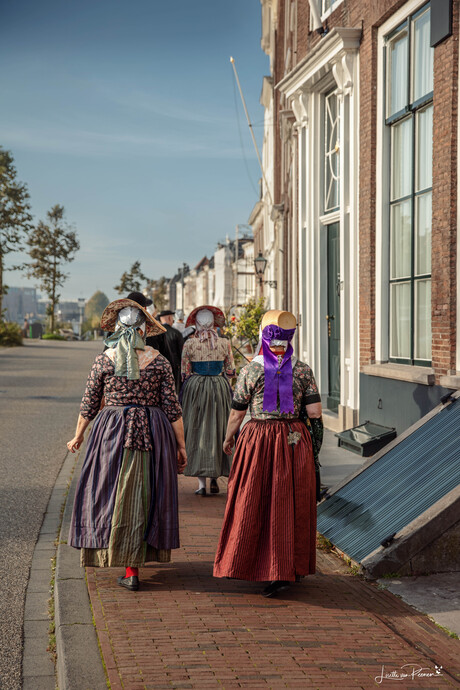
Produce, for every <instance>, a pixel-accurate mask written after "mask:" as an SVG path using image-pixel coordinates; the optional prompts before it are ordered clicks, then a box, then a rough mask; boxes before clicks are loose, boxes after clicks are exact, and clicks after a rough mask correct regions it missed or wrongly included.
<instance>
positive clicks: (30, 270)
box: [25, 204, 80, 332]
mask: <svg viewBox="0 0 460 690" xmlns="http://www.w3.org/2000/svg"><path fill="white" fill-rule="evenodd" d="M64 215H65V210H64V206H60V205H59V204H56V205H55V206H53V208H52V209H51V211H48V213H47V214H46V216H47V218H48V224H46V223H44V222H43V221H41V220H40V221H39V222H38V225H37V227H36V228H34V230H33V231H32V232H31V233H30V235H29V237H28V239H27V244H28V245H29V247H30V249H29V256H30V258H31V259H32V261H31V262H30V263H28V264H26V265H25V268H26V275H27V277H28V278H35V279H36V280H38V281H39V283H40V287H41V289H42V290H44V291H45V292H46V294H47V295H48V297H49V300H50V305H49V308H48V314H49V317H50V330H51V332H53V331H54V328H55V312H56V306H57V304H58V303H59V299H60V295H59V294H58V292H57V289H58V288H59V287H62V285H64V282H65V281H66V280H67V278H68V273H64V272H63V270H62V265H63V264H64V263H69V262H70V261H73V260H74V258H75V253H76V252H77V251H78V250H79V249H80V243H79V242H78V240H77V235H76V233H75V231H74V230H71V229H70V225H69V224H68V223H67V222H66V221H65V220H64Z"/></svg>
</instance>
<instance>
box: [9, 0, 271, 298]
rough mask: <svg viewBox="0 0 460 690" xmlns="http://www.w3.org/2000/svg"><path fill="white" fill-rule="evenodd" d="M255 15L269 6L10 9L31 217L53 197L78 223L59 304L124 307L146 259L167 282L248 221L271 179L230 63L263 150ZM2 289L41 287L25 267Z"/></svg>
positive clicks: (12, 98)
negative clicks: (102, 298)
mask: <svg viewBox="0 0 460 690" xmlns="http://www.w3.org/2000/svg"><path fill="white" fill-rule="evenodd" d="M260 8H261V6H260V0H232V2H228V0H225V1H224V0H200V1H199V2H195V3H192V2H190V0H176V1H175V2H174V1H169V2H168V0H163V2H159V1H158V0H131V2H129V3H128V2H126V0H124V1H123V2H120V1H119V0H98V1H97V2H95V1H94V0H79V2H78V3H66V2H62V0H40V2H37V1H36V0H24V1H21V0H18V1H17V2H14V3H4V4H3V7H2V19H1V23H0V65H1V66H2V67H1V69H0V93H1V94H2V98H1V102H2V106H1V108H0V132H1V135H0V145H1V146H3V147H4V148H7V149H9V150H10V151H12V153H13V156H14V159H15V164H16V168H17V171H18V178H19V179H20V180H21V181H23V182H25V183H26V184H27V186H28V189H29V193H30V197H31V204H32V212H33V214H34V217H35V219H36V220H38V219H43V220H44V219H45V215H46V211H47V210H49V209H50V208H51V207H52V206H53V205H54V204H56V203H58V204H62V205H64V206H65V209H66V214H67V219H68V221H69V222H71V223H73V224H75V228H76V230H77V233H78V236H79V240H80V244H81V249H80V251H79V253H78V255H77V258H76V259H75V261H74V262H73V263H71V264H69V265H68V271H69V273H70V277H69V279H68V281H67V283H66V284H65V286H64V288H63V290H62V296H63V298H76V297H90V296H91V295H92V294H93V293H94V292H95V290H98V289H100V290H103V291H104V292H105V293H106V294H107V296H108V297H109V298H112V297H115V296H116V295H115V292H114V290H113V287H114V285H116V284H117V283H118V281H119V278H120V276H121V274H122V273H123V271H125V270H128V269H129V267H130V265H131V264H132V263H133V262H134V261H135V260H140V261H141V266H142V269H143V271H144V273H146V274H147V275H148V276H149V277H152V278H159V277H160V276H161V275H166V276H171V275H173V274H174V273H175V272H176V269H177V267H178V266H179V265H181V264H182V262H183V261H185V262H187V263H189V264H190V265H191V266H193V265H195V264H196V263H198V261H199V260H200V259H201V257H202V256H204V255H205V254H206V255H208V256H209V255H211V254H212V253H213V251H214V249H215V245H216V243H217V242H218V241H219V240H223V239H225V236H226V235H227V234H229V235H230V236H233V235H234V232H235V226H236V224H237V223H246V222H247V219H248V217H249V214H250V212H251V210H252V208H253V206H254V204H255V203H256V201H257V183H258V179H259V177H260V170H259V167H258V163H257V159H256V156H255V153H254V150H253V147H252V142H251V139H250V134H249V130H248V127H247V124H246V120H245V117H244V113H243V110H242V106H241V102H240V98H239V94H238V93H237V92H236V85H235V83H234V77H233V71H232V67H231V64H230V56H231V55H232V56H233V57H234V58H235V63H236V66H237V69H238V74H239V77H240V81H241V84H242V87H243V91H244V94H245V98H246V101H247V105H248V109H249V113H250V116H251V119H252V121H253V123H254V131H255V133H256V136H257V139H258V142H259V146H261V140H262V134H263V128H262V119H263V109H262V107H261V105H260V103H259V98H260V92H261V88H262V79H263V76H264V75H265V74H268V70H269V66H268V58H267V56H266V55H265V54H264V53H263V51H262V50H261V48H260V34H261V19H260V16H261V15H260ZM235 104H236V105H235ZM238 122H239V124H240V128H239V127H238ZM240 131H241V136H240ZM18 258H19V257H18V256H17V255H10V258H9V260H8V262H9V265H12V264H13V263H17V262H18ZM7 265H8V263H7ZM6 282H7V284H9V285H11V286H13V285H14V286H19V285H31V284H33V283H30V282H28V281H26V279H25V278H23V277H22V275H21V274H19V273H17V272H9V273H7V275H6Z"/></svg>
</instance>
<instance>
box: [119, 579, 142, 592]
mask: <svg viewBox="0 0 460 690" xmlns="http://www.w3.org/2000/svg"><path fill="white" fill-rule="evenodd" d="M117 582H118V584H119V585H120V587H125V588H126V589H129V590H130V592H137V590H138V589H139V578H138V577H137V575H131V577H125V575H120V577H119V578H118V579H117Z"/></svg>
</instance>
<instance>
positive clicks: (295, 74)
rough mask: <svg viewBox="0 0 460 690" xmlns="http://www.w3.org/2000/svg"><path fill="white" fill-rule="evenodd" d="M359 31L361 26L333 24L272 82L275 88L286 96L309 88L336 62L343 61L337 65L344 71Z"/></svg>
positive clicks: (312, 87) (355, 45)
mask: <svg viewBox="0 0 460 690" xmlns="http://www.w3.org/2000/svg"><path fill="white" fill-rule="evenodd" d="M361 35H362V29H361V27H359V28H348V27H335V28H334V29H332V31H331V32H330V33H328V34H326V36H325V37H324V38H323V39H322V40H321V43H320V44H319V45H318V46H317V47H316V48H315V49H314V50H313V51H312V52H310V53H309V54H308V55H307V56H306V57H304V58H303V60H301V61H300V62H299V63H298V64H297V65H296V67H295V68H294V69H293V70H291V71H290V72H289V74H287V75H286V76H285V77H284V78H283V79H281V81H279V82H278V83H277V84H276V86H275V89H277V90H278V91H280V92H281V93H282V94H284V95H285V96H287V97H288V98H290V97H291V96H293V95H294V94H295V93H296V92H297V91H298V90H299V89H300V88H303V89H307V90H313V89H314V85H315V84H316V83H317V82H318V81H320V80H321V79H322V78H323V77H324V76H325V75H326V74H327V73H328V72H330V71H331V70H332V68H333V67H334V65H336V64H337V63H339V62H341V63H344V64H345V67H344V68H343V65H341V69H344V70H345V71H346V69H347V67H346V62H347V56H348V55H349V54H351V53H353V52H356V51H357V50H358V49H359V44H360V41H361ZM342 58H343V59H342ZM334 76H335V75H334ZM345 85H346V84H345Z"/></svg>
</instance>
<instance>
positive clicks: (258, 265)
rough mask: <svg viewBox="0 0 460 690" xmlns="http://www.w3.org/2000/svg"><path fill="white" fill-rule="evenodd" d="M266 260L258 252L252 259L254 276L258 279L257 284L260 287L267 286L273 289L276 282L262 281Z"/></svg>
mask: <svg viewBox="0 0 460 690" xmlns="http://www.w3.org/2000/svg"><path fill="white" fill-rule="evenodd" d="M267 263H268V261H267V259H266V258H265V257H264V256H263V255H262V252H261V251H260V250H259V254H258V256H257V257H256V258H255V259H254V270H255V272H256V276H257V277H258V278H259V284H260V287H261V288H262V286H263V285H264V284H265V285H268V286H269V287H271V288H275V290H276V287H277V285H278V282H277V281H276V280H264V273H265V269H266V268H267Z"/></svg>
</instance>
